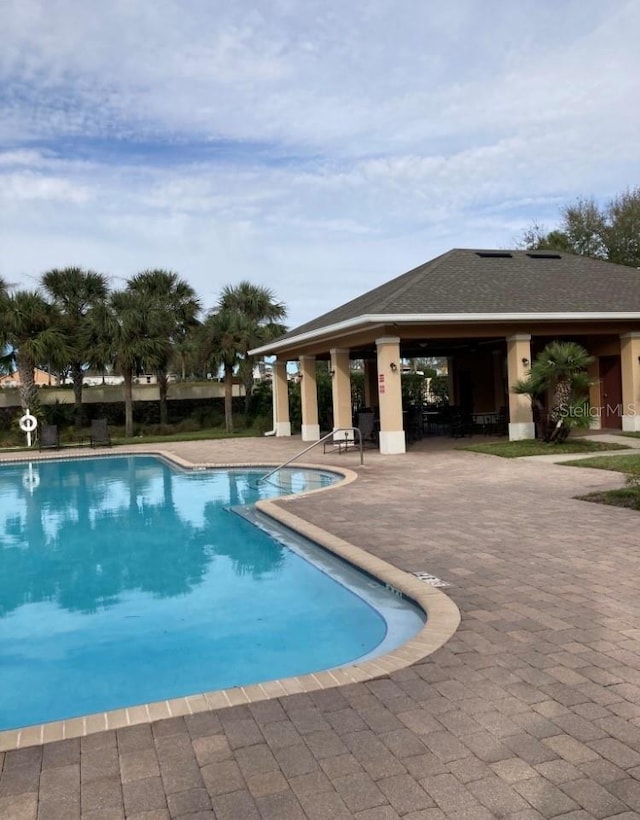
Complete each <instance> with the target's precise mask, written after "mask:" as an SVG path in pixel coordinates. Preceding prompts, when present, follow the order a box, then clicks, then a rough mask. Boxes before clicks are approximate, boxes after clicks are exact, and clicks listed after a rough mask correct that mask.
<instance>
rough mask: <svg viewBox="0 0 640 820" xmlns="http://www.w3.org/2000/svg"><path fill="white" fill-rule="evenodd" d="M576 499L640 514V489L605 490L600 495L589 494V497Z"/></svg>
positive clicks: (584, 496) (583, 496)
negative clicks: (623, 508)
mask: <svg viewBox="0 0 640 820" xmlns="http://www.w3.org/2000/svg"><path fill="white" fill-rule="evenodd" d="M576 497H577V498H578V499H579V500H580V501H593V502H594V503H596V504H608V505H609V506H611V507H625V508H626V509H627V510H637V511H638V512H640V487H622V488H621V489H619V490H606V491H605V492H601V493H589V495H579V496H576Z"/></svg>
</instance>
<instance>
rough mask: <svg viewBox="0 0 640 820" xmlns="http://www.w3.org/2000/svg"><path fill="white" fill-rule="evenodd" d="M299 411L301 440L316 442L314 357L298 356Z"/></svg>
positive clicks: (318, 432) (316, 395)
mask: <svg viewBox="0 0 640 820" xmlns="http://www.w3.org/2000/svg"><path fill="white" fill-rule="evenodd" d="M300 378H301V382H300V409H301V411H302V440H303V441H318V439H319V438H320V425H319V424H318V386H317V381H316V357H315V356H300Z"/></svg>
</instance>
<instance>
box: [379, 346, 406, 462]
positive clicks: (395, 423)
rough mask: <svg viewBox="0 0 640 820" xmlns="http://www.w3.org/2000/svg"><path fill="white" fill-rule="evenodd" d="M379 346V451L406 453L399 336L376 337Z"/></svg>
mask: <svg viewBox="0 0 640 820" xmlns="http://www.w3.org/2000/svg"><path fill="white" fill-rule="evenodd" d="M376 347H377V349H378V401H379V404H380V452H381V453H383V454H384V455H394V454H396V453H404V452H406V449H407V447H406V442H405V437H404V430H403V427H402V381H401V379H402V368H401V366H400V364H401V363H400V339H399V338H398V337H397V336H383V337H381V338H380V339H376Z"/></svg>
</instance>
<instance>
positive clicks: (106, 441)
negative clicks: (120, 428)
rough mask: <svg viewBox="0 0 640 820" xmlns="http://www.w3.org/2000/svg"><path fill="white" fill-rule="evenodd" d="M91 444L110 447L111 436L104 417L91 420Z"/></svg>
mask: <svg viewBox="0 0 640 820" xmlns="http://www.w3.org/2000/svg"><path fill="white" fill-rule="evenodd" d="M91 446H92V447H111V436H110V435H109V429H108V428H107V420H106V419H93V420H92V421H91Z"/></svg>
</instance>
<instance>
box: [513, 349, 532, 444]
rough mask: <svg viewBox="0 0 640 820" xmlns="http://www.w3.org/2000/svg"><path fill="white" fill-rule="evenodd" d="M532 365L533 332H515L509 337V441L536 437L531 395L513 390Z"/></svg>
mask: <svg viewBox="0 0 640 820" xmlns="http://www.w3.org/2000/svg"><path fill="white" fill-rule="evenodd" d="M530 367H531V334H530V333H515V334H514V335H513V336H508V337H507V379H508V384H509V441H521V440H522V439H531V438H535V437H536V428H535V424H534V423H533V411H532V407H531V399H530V398H529V396H524V395H520V394H519V393H514V392H513V385H514V384H515V383H516V382H517V381H520V379H524V378H526V375H527V371H528V370H529V368H530Z"/></svg>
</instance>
